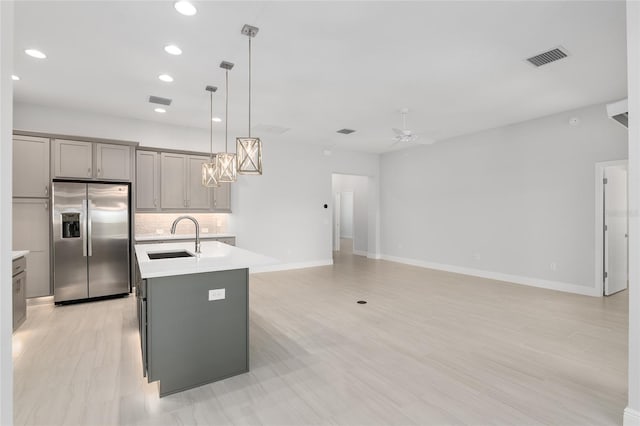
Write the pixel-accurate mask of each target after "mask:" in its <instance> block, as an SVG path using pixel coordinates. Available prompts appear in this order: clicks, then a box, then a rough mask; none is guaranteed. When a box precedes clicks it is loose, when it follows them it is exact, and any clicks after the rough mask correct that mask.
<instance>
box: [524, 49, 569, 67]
mask: <svg viewBox="0 0 640 426" xmlns="http://www.w3.org/2000/svg"><path fill="white" fill-rule="evenodd" d="M567 56H569V54H568V53H567V51H566V50H565V49H564V48H562V47H556V48H555V49H552V50H549V51H547V52H544V53H541V54H539V55H536V56H532V57H530V58H527V61H529V62H530V63H531V64H533V65H535V66H536V67H541V66H543V65H547V64H550V63H551V62H555V61H559V60H560V59H562V58H566V57H567Z"/></svg>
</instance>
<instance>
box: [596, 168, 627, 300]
mask: <svg viewBox="0 0 640 426" xmlns="http://www.w3.org/2000/svg"><path fill="white" fill-rule="evenodd" d="M616 166H627V167H628V161H627V160H616V161H603V162H601V163H596V173H595V176H596V185H595V200H596V221H595V231H594V239H595V252H594V261H593V262H594V269H595V272H594V280H595V288H596V292H597V296H600V297H603V296H604V281H603V278H602V277H603V276H604V270H603V258H604V248H603V246H604V238H603V234H604V230H603V229H602V226H603V224H604V212H603V209H604V200H603V193H604V183H603V181H602V180H603V179H604V169H606V168H607V167H616Z"/></svg>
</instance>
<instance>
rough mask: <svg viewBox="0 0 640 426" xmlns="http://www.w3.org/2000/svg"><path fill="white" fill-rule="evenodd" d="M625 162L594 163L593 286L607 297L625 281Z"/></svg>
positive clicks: (626, 248)
mask: <svg viewBox="0 0 640 426" xmlns="http://www.w3.org/2000/svg"><path fill="white" fill-rule="evenodd" d="M627 193H628V191H627V161H610V162H605V163H598V164H596V201H597V202H596V281H597V282H596V288H598V290H599V292H598V294H602V295H604V296H610V295H612V294H615V293H618V292H620V291H623V290H626V289H627V286H628V281H629V266H628V264H629V262H628V260H629V259H628V232H629V231H628V197H627Z"/></svg>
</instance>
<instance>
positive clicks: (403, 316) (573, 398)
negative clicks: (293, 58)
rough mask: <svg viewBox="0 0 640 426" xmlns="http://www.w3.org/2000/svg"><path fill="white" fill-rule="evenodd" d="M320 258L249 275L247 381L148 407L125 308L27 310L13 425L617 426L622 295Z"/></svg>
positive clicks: (129, 304) (623, 340) (153, 392)
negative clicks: (318, 262)
mask: <svg viewBox="0 0 640 426" xmlns="http://www.w3.org/2000/svg"><path fill="white" fill-rule="evenodd" d="M335 260H336V264H335V265H334V266H333V267H319V268H310V269H303V270H296V271H288V272H273V273H264V274H257V275H253V276H252V277H251V284H250V286H251V296H250V297H251V371H250V373H248V374H244V375H241V376H236V377H233V378H230V379H227V380H224V381H221V382H217V383H214V384H211V385H207V386H203V387H200V388H198V389H193V390H190V391H187V392H182V393H180V394H176V395H172V396H169V397H166V398H162V399H159V398H158V394H157V386H156V384H155V383H152V384H148V383H145V379H143V378H142V372H141V367H140V349H139V340H138V335H137V329H136V320H135V307H134V298H133V297H129V298H126V299H117V300H110V301H103V302H96V303H85V304H80V305H74V306H64V307H56V308H54V307H53V306H51V305H44V306H33V307H30V308H29V313H28V315H29V317H28V319H27V321H26V322H25V324H24V325H23V326H22V327H21V329H20V330H19V331H18V332H17V333H16V334H15V336H14V346H15V347H14V352H15V353H14V362H15V424H16V425H24V424H29V425H35V424H52V425H53V424H56V425H57V424H75V425H93V424H95V425H97V424H110V425H116V424H118V425H125V424H143V425H160V424H176V425H191V424H194V425H195V424H198V425H213V424H216V425H218V424H268V425H304V424H314V425H315V424H318V425H319V424H340V425H370V424H385V425H390V424H397V425H400V424H402V425H405V424H406V425H410V424H420V425H439V424H442V425H449V424H452V425H459V424H472V425H488V424H492V425H493V424H508V425H538V424H549V425H588V424H594V425H605V424H621V422H622V412H623V409H624V407H625V405H626V404H625V403H626V393H627V392H626V389H627V379H626V377H627V376H626V374H627V373H626V371H627V295H626V292H623V293H621V294H618V295H615V296H612V297H609V298H605V299H599V298H590V297H586V296H577V295H570V294H564V293H559V292H553V291H548V290H542V289H536V288H529V287H524V286H518V285H512V284H507V283H500V282H495V281H491V280H486V279H478V278H472V277H466V276H461V275H455V274H450V273H444V272H437V271H431V270H427V269H422V268H417V267H411V266H406V265H400V264H395V263H391V262H385V261H373V260H367V259H365V258H362V257H358V256H352V255H349V254H348V253H344V252H339V253H338V254H337V256H336V259H335ZM360 299H364V300H367V301H368V304H366V305H358V304H356V301H357V300H360Z"/></svg>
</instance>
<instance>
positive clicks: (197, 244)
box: [171, 216, 200, 253]
mask: <svg viewBox="0 0 640 426" xmlns="http://www.w3.org/2000/svg"><path fill="white" fill-rule="evenodd" d="M182 219H189V220H190V221H192V222H193V224H194V225H195V226H196V253H200V224H199V223H198V221H197V220H196V218H195V217H193V216H180V217H178V218H176V220H174V221H173V224H172V225H171V235H174V234H175V233H176V227H177V226H178V222H180V221H181V220H182Z"/></svg>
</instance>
